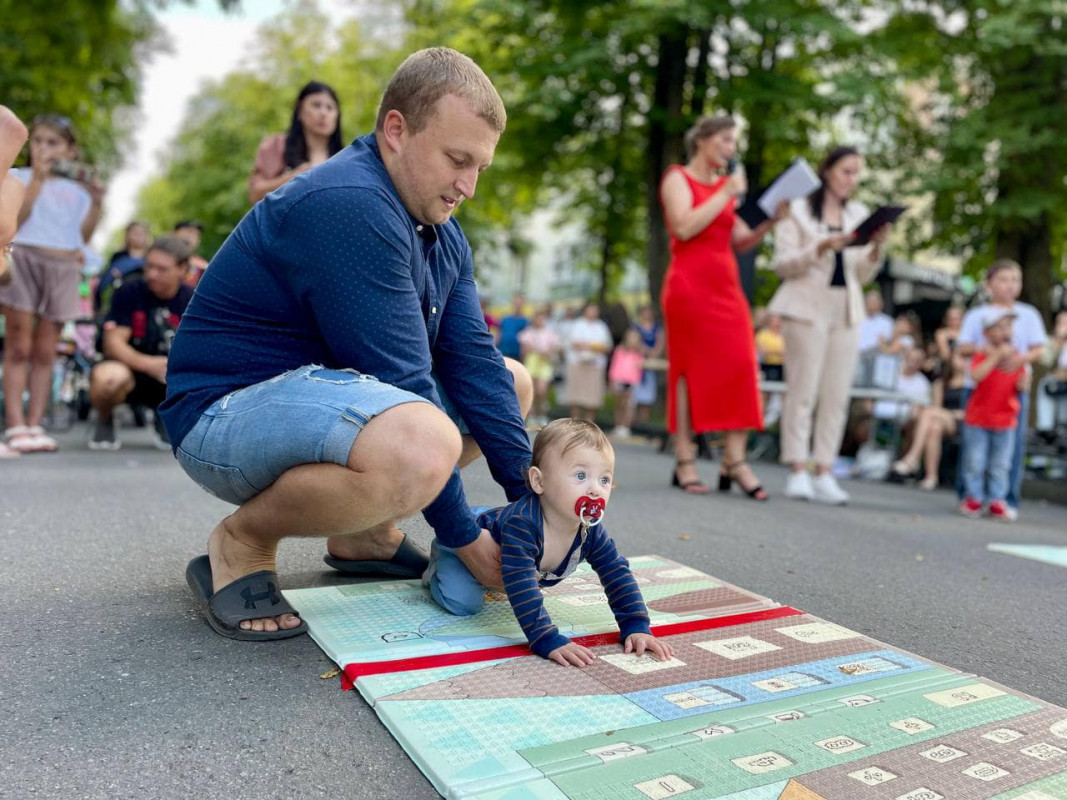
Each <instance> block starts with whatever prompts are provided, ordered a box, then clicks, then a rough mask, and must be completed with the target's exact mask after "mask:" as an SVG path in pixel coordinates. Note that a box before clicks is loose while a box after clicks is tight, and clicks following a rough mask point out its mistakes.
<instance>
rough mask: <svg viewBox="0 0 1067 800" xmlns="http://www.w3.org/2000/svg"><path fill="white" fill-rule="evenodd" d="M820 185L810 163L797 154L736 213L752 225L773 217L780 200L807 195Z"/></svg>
mask: <svg viewBox="0 0 1067 800" xmlns="http://www.w3.org/2000/svg"><path fill="white" fill-rule="evenodd" d="M820 186H822V181H820V180H819V177H818V176H817V175H816V174H815V170H813V169H812V168H811V164H809V163H808V161H807V159H805V158H804V157H802V156H797V157H796V158H794V159H793V163H792V164H790V165H789V166H788V167H787V168H786V169H785V170H784V171H783V172H782V173H781V174H780V175H778V177H776V178H775V179H774V180H773V181H771V183H770V186H768V187H767V189H766V190H765V191H764V192H763V193H762V194H761V195H760V196H759V199H758V200H756V201H754V202H753V201H752V200H751V199H750V200H749V201H748V202H747V203H745V205H744V206H743V208H742V209H741V210H740V211H739V212H738V213H739V214H740V216H741V218H742V219H743V220H745V222H747V223H748V224H749V225H751V226H753V227H754V226H756V225H758V224H759V223H761V222H763V220H765V219H768V218H770V217H773V216H774V212H775V211H777V210H778V204H779V203H781V202H782V201H786V202H789V201H792V200H796V199H797V198H798V197H807V196H808V195H809V194H811V193H812V192H814V191H815V190H816V189H818V188H819V187H820Z"/></svg>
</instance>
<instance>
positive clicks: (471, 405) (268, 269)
mask: <svg viewBox="0 0 1067 800" xmlns="http://www.w3.org/2000/svg"><path fill="white" fill-rule="evenodd" d="M504 122H505V112H504V107H503V104H502V103H501V101H500V98H499V96H498V95H497V93H496V90H495V89H494V88H493V85H492V83H490V82H489V79H488V78H487V77H486V76H485V74H484V73H483V72H482V71H481V69H479V68H478V66H477V65H476V64H475V63H474V62H473V61H471V60H470V59H469V58H467V57H466V56H463V55H462V54H460V53H457V52H455V51H453V50H447V49H443V48H433V49H430V50H422V51H419V52H417V53H415V54H413V55H412V56H410V57H409V58H408V59H407V60H406V61H405V62H404V63H403V64H401V66H400V67H399V68H398V70H397V72H396V74H395V75H394V76H393V78H392V79H391V80H390V83H389V86H388V87H387V88H386V91H385V94H384V96H383V98H382V104H381V107H380V109H379V114H378V121H377V124H376V127H375V131H374V133H373V134H370V135H367V136H362V137H360V138H358V139H356V141H354V142H353V143H352V144H351V145H350V146H349V147H347V148H345V149H344V150H342V151H341V152H340V153H338V154H337V155H335V156H334V157H333V158H331V159H330V160H329V161H327V162H326V163H324V164H321V165H319V166H317V167H315V168H314V169H311V170H308V171H307V172H305V173H303V174H301V175H299V176H297V177H296V178H294V179H293V180H292V181H289V182H288V183H286V184H285V185H284V186H282V187H281V188H279V189H278V190H276V191H274V192H272V193H271V194H269V195H267V196H266V197H265V198H264V199H263V200H261V201H260V202H259V203H257V204H256V206H255V207H254V208H253V209H252V210H251V211H250V212H249V213H248V215H246V216H245V218H244V219H243V220H242V221H241V223H240V224H239V225H238V226H237V228H236V229H235V230H234V232H233V233H232V234H231V235H230V237H229V238H228V239H227V241H226V243H225V244H224V245H223V246H222V248H221V249H220V250H219V252H218V253H217V254H216V255H215V257H214V259H212V262H211V267H210V269H208V270H207V272H205V273H204V277H203V278H202V279H201V281H200V283H199V285H198V287H197V290H196V294H195V295H194V297H193V301H192V303H191V304H190V306H189V310H188V313H187V314H186V315H185V317H184V319H183V321H182V326H181V330H180V332H179V334H178V336H177V337H176V339H175V342H174V348H173V350H172V353H171V359H170V362H169V365H168V373H167V381H168V383H167V399H166V402H165V403H164V404H163V405H162V406H161V408H160V410H161V413H162V415H163V419H164V421H165V422H166V425H167V429H168V431H169V432H170V437H171V441H172V442H173V443H174V445H175V455H176V457H177V459H178V462H179V463H180V464H181V466H182V468H183V469H184V470H185V471H186V472H187V473H188V474H189V475H190V477H192V478H193V480H195V481H196V482H197V483H198V484H200V485H201V486H202V487H203V488H204V489H205V490H207V491H208V492H210V493H211V494H214V495H216V496H218V497H220V498H222V499H224V500H227V501H229V502H231V503H234V504H236V505H239V506H240V507H239V508H238V509H237V511H236V512H235V513H234V514H232V515H231V516H229V517H227V518H226V519H224V520H223V521H222V522H221V523H219V525H218V526H217V527H216V528H215V530H214V531H213V532H212V534H211V536H210V538H209V540H208V554H207V555H205V556H201V557H199V558H196V559H193V561H192V562H190V564H189V567H188V569H187V570H186V578H187V580H188V582H189V584H190V587H191V588H192V589H193V592H194V594H195V595H196V596H197V598H198V599H199V601H200V603H201V605H202V607H203V609H204V613H205V616H206V617H207V620H208V622H209V623H210V624H211V625H212V627H213V628H214V629H215V630H216V631H217V632H218V633H220V634H221V635H223V636H228V637H231V638H238V639H277V638H283V637H285V636H293V635H296V634H299V633H303V632H304V630H306V625H305V624H304V623H303V622H301V621H300V620H299V618H298V617H297V616H296V615H295V614H293V613H292V609H291V608H290V607H289V606H288V604H287V603H286V602H285V600H284V598H283V597H282V596H281V594H280V593H279V592H278V588H277V587H278V581H277V575H276V574H275V572H274V570H275V552H276V549H277V545H278V542H279V540H280V539H281V538H282V537H284V536H317V537H328V539H327V543H326V546H327V552H328V555H327V557H326V561H327V563H328V564H330V565H331V566H333V567H335V568H337V569H339V570H341V571H343V572H345V573H348V574H391V575H403V576H412V577H413V576H416V575H419V574H421V572H422V570H423V569H424V568H425V566H426V563H427V562H426V556H425V554H424V553H422V552H421V551H420V550H418V549H417V548H415V547H414V546H413V545H412V544H411V543H410V542H408V541H407V539H406V537H405V535H404V534H403V533H402V532H401V531H400V530H399V529H398V528H397V525H396V521H397V520H399V519H403V518H405V517H407V516H410V515H411V514H413V513H416V512H418V511H420V510H422V511H423V513H424V515H425V517H426V519H427V521H428V522H429V523H430V525H431V526H432V527H433V529H434V531H435V533H436V535H437V537H438V539H439V540H440V541H441V542H442V543H443V544H445V545H446V546H448V547H451V548H454V549H455V551H456V553H457V555H458V556H459V557H460V559H461V560H463V562H464V563H465V565H466V566H467V567H468V568H469V569H470V571H471V573H472V574H474V575H475V576H476V577H477V578H478V580H479V581H481V582H482V583H483V584H485V585H490V586H498V587H499V586H501V584H502V582H501V578H500V551H499V547H498V546H497V545H496V543H495V542H494V541H493V539H492V537H491V536H490V535H489V532H488V531H485V530H483V529H481V528H480V526H479V525H478V523H477V521H476V520H475V518H474V515H473V514H472V513H471V511H470V508H469V504H468V503H467V501H466V498H465V496H464V493H463V487H462V483H461V481H460V478H459V471H458V465H462V464H465V463H467V462H468V461H470V460H472V459H473V458H475V457H477V455H478V454H479V453H480V452H481V453H484V454H485V456H486V460H487V461H488V463H489V468H490V471H491V472H492V474H493V477H494V479H495V480H496V481H497V483H499V484H500V485H501V486H502V487H503V488H504V490H505V494H506V495H507V498H508V499H509V500H514V499H516V498H518V497H519V496H521V495H522V494H523V493H524V491H525V470H526V467H527V466H528V464H529V461H530V445H529V440H528V439H527V437H526V432H525V427H524V424H523V419H522V417H523V414H524V413H525V408H528V405H529V402H530V398H531V396H532V389H531V385H530V380H529V375H528V374H526V372H525V370H524V369H523V368H522V366H521V365H520V364H517V363H514V362H510V363H505V360H504V359H503V358H502V357H501V355H500V353H499V351H498V350H497V349H496V348H495V347H494V345H493V340H492V337H491V336H490V334H489V331H488V330H487V329H486V325H485V321H484V318H483V316H482V313H481V310H480V309H479V306H478V295H477V291H476V288H475V284H474V268H473V264H472V261H471V250H470V246H469V245H468V244H467V240H466V238H465V237H464V236H463V232H462V231H461V230H460V227H459V224H458V223H457V222H456V221H455V220H453V219H451V217H452V212H453V211H454V210H455V208H456V207H457V206H458V205H459V204H460V203H461V202H462V201H463V200H465V199H467V198H469V197H473V196H474V191H475V185H476V183H477V180H478V176H479V174H480V173H481V172H482V171H483V170H484V169H485V168H487V167H488V166H489V163H490V161H491V160H492V157H493V152H494V150H495V149H496V144H497V141H498V140H499V138H500V134H501V132H502V131H503V129H504ZM519 397H521V398H522V405H523V406H524V408H523V409H520V401H519ZM461 434H468V435H466V436H461Z"/></svg>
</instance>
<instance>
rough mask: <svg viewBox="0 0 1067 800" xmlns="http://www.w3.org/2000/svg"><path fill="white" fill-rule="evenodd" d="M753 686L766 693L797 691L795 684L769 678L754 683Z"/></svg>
mask: <svg viewBox="0 0 1067 800" xmlns="http://www.w3.org/2000/svg"><path fill="white" fill-rule="evenodd" d="M752 685H753V686H755V687H756V688H757V689H762V690H763V691H765V692H772V693H774V692H788V691H789V690H790V689H796V688H797V685H796V684H795V683H790V682H789V681H783V680H782V679H781V678H767V679H766V680H762V681H752Z"/></svg>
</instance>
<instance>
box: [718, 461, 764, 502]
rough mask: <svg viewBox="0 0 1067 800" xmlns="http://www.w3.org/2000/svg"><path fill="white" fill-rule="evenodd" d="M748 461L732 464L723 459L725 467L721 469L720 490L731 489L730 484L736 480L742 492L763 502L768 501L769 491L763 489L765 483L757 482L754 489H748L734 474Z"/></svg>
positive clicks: (726, 490)
mask: <svg viewBox="0 0 1067 800" xmlns="http://www.w3.org/2000/svg"><path fill="white" fill-rule="evenodd" d="M747 463H748V462H747V461H735V462H734V463H733V464H730V463H728V462H726V461H723V462H722V467H723V468H722V469H721V470H719V491H720V492H728V491H730V486H732V485H733V483H734V481H737V488H739V489H740V490H741V491H742V492H744V493H745V494H747V495H748V496H749V497H751V498H752V499H753V500H757V501H759V502H761V503H763V502H766V501H767V492H765V491H764V490H763V484H757V485H756V486H755V488H753V489H746V488H745V487H744V486H743V485H742V483H741V481H739V480H737V477H736V476H735V475H734V473H735V472H736V470H737V469H738V468H739V467H743V466H745V465H746V464H747Z"/></svg>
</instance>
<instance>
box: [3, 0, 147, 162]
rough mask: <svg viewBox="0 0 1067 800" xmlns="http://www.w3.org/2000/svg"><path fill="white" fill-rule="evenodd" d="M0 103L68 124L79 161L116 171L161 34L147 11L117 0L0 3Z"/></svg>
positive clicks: (22, 113)
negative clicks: (145, 68) (144, 69)
mask: <svg viewBox="0 0 1067 800" xmlns="http://www.w3.org/2000/svg"><path fill="white" fill-rule="evenodd" d="M0 20H3V24H2V25H0V100H2V102H3V103H4V104H5V105H7V106H9V107H10V108H11V109H12V110H13V111H14V112H15V113H16V114H18V115H19V116H20V117H21V118H22V119H23V120H25V121H27V122H29V121H30V120H31V119H32V118H33V117H34V116H36V115H37V114H42V113H58V114H62V115H65V116H67V117H69V118H70V119H71V121H72V122H73V123H74V127H75V130H76V131H77V133H78V138H79V144H80V146H81V151H82V153H81V155H82V158H84V159H86V160H91V161H93V162H95V163H97V164H100V165H102V166H105V167H111V166H115V165H116V164H117V162H118V158H119V153H120V152H121V150H122V145H123V143H124V142H125V140H126V138H127V136H128V134H129V131H130V128H131V126H132V120H133V118H132V115H131V113H130V111H131V109H132V107H133V106H134V105H135V104H136V102H137V94H138V90H139V87H140V81H141V67H140V65H141V64H142V63H144V59H145V58H146V56H147V53H148V52H149V50H150V48H151V47H155V46H159V45H160V43H161V41H162V40H161V36H160V32H159V29H158V27H157V26H156V24H155V22H154V21H153V18H152V16H151V14H150V12H149V11H148V10H146V9H145V8H144V7H142V6H131V5H130V4H128V3H121V2H119V1H118V0H100V2H94V3H85V2H79V0H54V2H52V3H49V4H48V8H47V10H46V11H42V10H40V9H38V10H33V9H29V8H27V6H26V3H24V2H17V0H0Z"/></svg>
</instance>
